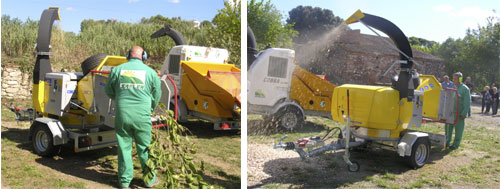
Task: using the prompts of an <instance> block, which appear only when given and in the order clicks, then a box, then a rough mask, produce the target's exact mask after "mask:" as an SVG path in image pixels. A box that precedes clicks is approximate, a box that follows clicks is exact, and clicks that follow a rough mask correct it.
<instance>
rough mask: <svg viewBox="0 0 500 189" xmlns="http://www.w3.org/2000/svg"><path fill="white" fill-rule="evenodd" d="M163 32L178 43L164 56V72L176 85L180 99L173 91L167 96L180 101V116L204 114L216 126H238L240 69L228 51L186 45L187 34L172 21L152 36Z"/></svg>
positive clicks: (202, 117)
mask: <svg viewBox="0 0 500 189" xmlns="http://www.w3.org/2000/svg"><path fill="white" fill-rule="evenodd" d="M162 36H169V37H171V38H172V39H173V40H174V42H175V45H176V46H174V47H172V49H170V51H169V53H168V55H167V57H166V58H165V61H164V62H163V65H162V67H161V73H162V74H164V75H168V76H169V77H171V78H172V80H173V82H174V83H175V85H176V89H174V90H176V92H177V94H178V100H177V101H176V100H175V99H174V98H175V96H174V94H170V96H164V97H165V98H170V99H171V102H177V104H178V106H177V109H178V111H177V112H178V114H179V120H180V121H188V119H189V118H201V119H205V120H208V121H210V122H212V123H213V125H214V129H216V130H227V129H239V128H240V120H241V115H240V109H241V102H240V93H241V74H240V73H241V71H240V69H238V68H236V67H235V65H234V64H228V62H229V52H228V51H227V50H226V49H219V48H212V47H202V46H193V45H186V42H185V41H184V37H183V36H182V35H181V34H180V33H179V32H177V31H175V30H174V29H172V28H171V26H169V25H166V26H165V27H163V28H161V29H159V30H158V31H157V32H155V33H154V34H153V35H151V38H158V37H162ZM174 83H172V84H174ZM171 88H174V87H173V86H171Z"/></svg>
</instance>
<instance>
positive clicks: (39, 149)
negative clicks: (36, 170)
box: [31, 123, 61, 157]
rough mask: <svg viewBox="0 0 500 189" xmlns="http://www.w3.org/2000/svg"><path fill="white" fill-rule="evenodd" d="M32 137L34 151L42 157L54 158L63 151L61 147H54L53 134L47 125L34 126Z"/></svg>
mask: <svg viewBox="0 0 500 189" xmlns="http://www.w3.org/2000/svg"><path fill="white" fill-rule="evenodd" d="M35 124H36V123H35ZM31 137H32V138H31V142H32V146H33V151H34V152H35V153H36V154H38V155H40V156H44V157H52V156H55V155H57V154H59V152H60V151H61V145H54V141H53V137H52V132H50V129H49V128H48V127H47V126H45V125H41V124H36V125H34V127H33V132H32V136H31Z"/></svg>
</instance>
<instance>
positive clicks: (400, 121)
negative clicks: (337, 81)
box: [331, 75, 442, 139]
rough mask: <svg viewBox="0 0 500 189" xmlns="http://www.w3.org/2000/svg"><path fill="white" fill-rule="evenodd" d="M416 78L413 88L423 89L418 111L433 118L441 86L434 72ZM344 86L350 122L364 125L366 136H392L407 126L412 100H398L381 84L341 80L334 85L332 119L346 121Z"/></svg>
mask: <svg viewBox="0 0 500 189" xmlns="http://www.w3.org/2000/svg"><path fill="white" fill-rule="evenodd" d="M420 81H421V84H420V85H419V86H418V87H417V90H420V91H422V92H423V93H424V95H423V113H422V115H423V116H425V117H430V118H435V119H437V111H438V105H439V98H440V91H441V89H442V87H441V85H440V84H439V82H438V81H437V79H436V78H435V77H434V76H429V75H421V76H420ZM347 90H349V112H350V117H351V125H352V126H359V127H363V128H366V129H367V136H369V137H374V138H387V137H389V138H394V139H396V138H399V137H400V133H401V132H403V131H405V130H406V129H407V128H408V123H409V122H410V120H411V118H412V114H413V112H412V111H413V102H412V101H408V100H407V99H406V98H403V99H401V100H400V99H399V91H397V90H395V89H393V88H391V87H383V86H368V85H352V84H345V85H341V86H338V87H337V88H335V91H334V92H333V98H332V108H331V113H332V118H333V120H335V121H338V122H341V123H345V122H346V121H347ZM387 132H389V133H387ZM387 134H389V136H387Z"/></svg>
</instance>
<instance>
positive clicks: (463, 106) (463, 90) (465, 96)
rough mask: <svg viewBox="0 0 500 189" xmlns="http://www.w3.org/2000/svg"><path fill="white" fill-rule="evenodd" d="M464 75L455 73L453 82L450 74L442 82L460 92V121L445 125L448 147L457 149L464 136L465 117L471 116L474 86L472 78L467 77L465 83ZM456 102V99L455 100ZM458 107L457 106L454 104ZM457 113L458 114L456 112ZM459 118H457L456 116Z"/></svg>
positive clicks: (444, 85) (445, 86)
mask: <svg viewBox="0 0 500 189" xmlns="http://www.w3.org/2000/svg"><path fill="white" fill-rule="evenodd" d="M462 78H463V75H462V73H460V72H457V73H454V74H453V82H450V79H449V77H448V76H444V77H443V79H444V81H443V82H442V83H441V86H442V87H443V88H450V89H455V90H457V92H458V97H457V96H455V97H454V98H455V99H456V98H458V102H459V103H458V121H457V123H455V124H446V126H445V133H446V134H445V135H446V147H448V148H449V149H451V150H453V149H457V148H458V147H460V143H461V141H462V136H463V133H464V127H465V118H466V117H470V111H471V109H470V104H471V96H470V92H471V90H472V88H473V86H472V83H471V78H470V77H467V79H466V81H465V83H463V82H462ZM454 101H455V102H456V100H454ZM454 107H456V106H454ZM454 115H456V114H454ZM455 119H457V118H455ZM453 130H455V138H454V140H453V144H451V141H452V140H451V138H452V136H453Z"/></svg>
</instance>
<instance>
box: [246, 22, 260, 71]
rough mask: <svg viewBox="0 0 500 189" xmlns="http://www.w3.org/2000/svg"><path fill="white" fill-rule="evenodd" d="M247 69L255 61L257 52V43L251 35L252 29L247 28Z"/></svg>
mask: <svg viewBox="0 0 500 189" xmlns="http://www.w3.org/2000/svg"><path fill="white" fill-rule="evenodd" d="M247 46H248V47H247V64H248V66H247V68H250V65H252V63H253V61H254V60H255V59H256V55H257V53H258V51H257V41H256V40H255V36H254V35H253V31H252V28H250V27H247Z"/></svg>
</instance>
